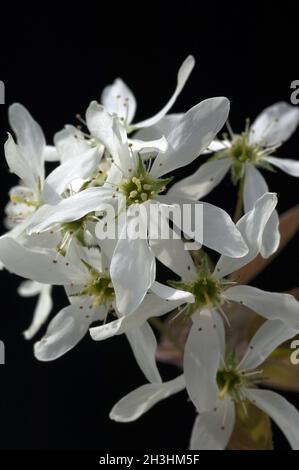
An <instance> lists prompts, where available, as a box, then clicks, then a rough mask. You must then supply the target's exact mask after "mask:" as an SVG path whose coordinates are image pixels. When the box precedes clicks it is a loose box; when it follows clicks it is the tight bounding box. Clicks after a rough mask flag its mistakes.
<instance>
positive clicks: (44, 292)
mask: <svg viewBox="0 0 299 470" xmlns="http://www.w3.org/2000/svg"><path fill="white" fill-rule="evenodd" d="M51 288H52V286H49V285H47V284H45V285H43V286H41V290H40V295H39V297H38V301H37V304H36V307H35V310H34V313H33V320H32V323H31V325H30V326H29V328H27V330H25V331H24V332H23V334H24V336H25V338H26V339H31V338H33V336H34V335H35V334H36V333H37V332H38V330H39V329H40V328H41V326H42V325H43V324H44V323H45V321H46V320H47V319H48V317H49V315H50V313H51V310H52V307H53V302H52V298H51Z"/></svg>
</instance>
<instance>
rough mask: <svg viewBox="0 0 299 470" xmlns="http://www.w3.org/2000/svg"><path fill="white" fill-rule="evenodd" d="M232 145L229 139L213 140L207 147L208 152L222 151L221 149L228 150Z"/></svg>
mask: <svg viewBox="0 0 299 470" xmlns="http://www.w3.org/2000/svg"><path fill="white" fill-rule="evenodd" d="M229 147H231V142H230V141H229V140H226V139H224V140H218V139H215V140H212V142H211V143H210V145H209V147H208V148H207V151H208V152H220V151H221V150H226V149H227V148H229Z"/></svg>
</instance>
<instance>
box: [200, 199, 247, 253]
mask: <svg viewBox="0 0 299 470" xmlns="http://www.w3.org/2000/svg"><path fill="white" fill-rule="evenodd" d="M201 204H203V245H205V246H207V247H208V248H211V249H212V250H215V251H217V252H218V253H221V254H223V255H226V256H231V257H235V258H239V257H241V256H245V255H246V254H247V253H248V248H247V245H246V243H245V242H244V240H243V237H242V235H241V233H240V232H239V230H238V228H237V227H236V225H235V224H234V223H233V221H232V219H231V218H230V216H229V215H228V214H227V212H225V211H224V210H223V209H220V207H217V206H214V205H212V204H209V203H207V202H202V203H201Z"/></svg>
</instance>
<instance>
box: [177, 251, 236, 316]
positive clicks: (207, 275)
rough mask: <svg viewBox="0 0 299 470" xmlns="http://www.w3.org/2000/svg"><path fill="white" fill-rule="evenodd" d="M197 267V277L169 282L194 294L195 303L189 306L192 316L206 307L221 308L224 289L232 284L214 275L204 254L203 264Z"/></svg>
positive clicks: (188, 312)
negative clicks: (185, 280)
mask: <svg viewBox="0 0 299 470" xmlns="http://www.w3.org/2000/svg"><path fill="white" fill-rule="evenodd" d="M197 269H198V271H197V277H196V278H195V279H194V280H193V281H190V282H184V281H169V284H170V285H171V286H172V287H174V288H176V289H181V290H185V291H187V292H191V294H193V295H194V297H195V302H194V303H193V304H189V305H188V307H187V315H190V316H191V315H192V314H193V313H195V311H198V310H200V309H202V308H204V307H208V308H212V307H219V308H220V306H221V304H222V303H223V299H222V293H223V291H224V290H225V289H227V288H228V287H230V286H231V285H232V283H231V282H230V281H226V280H225V279H216V278H214V277H213V275H212V274H211V271H210V266H209V262H208V259H207V257H206V256H203V258H202V261H201V264H200V265H199V266H198V268H197ZM233 284H235V283H233Z"/></svg>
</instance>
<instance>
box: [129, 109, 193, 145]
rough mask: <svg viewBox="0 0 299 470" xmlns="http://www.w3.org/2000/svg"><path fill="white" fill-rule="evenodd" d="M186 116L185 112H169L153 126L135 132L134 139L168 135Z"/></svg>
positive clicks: (146, 139) (152, 138)
mask: <svg viewBox="0 0 299 470" xmlns="http://www.w3.org/2000/svg"><path fill="white" fill-rule="evenodd" d="M183 116H184V113H179V114H167V115H166V116H164V117H163V118H162V119H161V120H160V121H159V122H157V123H156V124H154V125H153V126H151V127H145V128H143V129H140V130H139V131H137V132H136V133H135V134H134V139H140V140H142V141H151V140H156V139H160V138H161V136H166V137H167V136H168V134H170V132H171V131H172V129H173V128H174V127H175V126H177V125H178V123H179V121H180V120H181V119H182V117H183Z"/></svg>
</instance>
